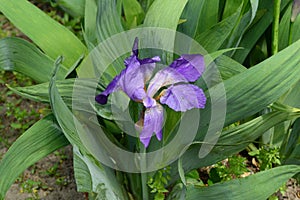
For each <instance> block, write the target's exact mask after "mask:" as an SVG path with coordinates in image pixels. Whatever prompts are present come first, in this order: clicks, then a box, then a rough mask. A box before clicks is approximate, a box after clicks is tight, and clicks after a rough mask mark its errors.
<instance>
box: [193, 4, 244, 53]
mask: <svg viewBox="0 0 300 200" xmlns="http://www.w3.org/2000/svg"><path fill="white" fill-rule="evenodd" d="M241 9H242V5H240V7H239V8H238V9H237V11H236V12H235V13H234V14H232V15H231V16H229V17H227V18H226V19H224V20H222V21H221V22H219V23H217V24H216V25H214V26H213V27H211V28H210V29H209V30H207V31H205V32H203V33H201V34H199V35H196V37H195V40H196V41H197V42H199V43H200V44H201V45H202V46H203V48H204V49H205V50H206V51H208V52H214V51H217V50H218V49H219V48H220V47H221V45H222V44H223V42H224V41H225V40H226V39H227V37H228V36H229V35H230V33H231V32H232V30H233V29H234V27H235V26H236V23H237V22H238V19H239V16H240V13H241Z"/></svg>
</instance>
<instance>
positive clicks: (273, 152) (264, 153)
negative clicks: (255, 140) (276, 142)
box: [249, 146, 281, 171]
mask: <svg viewBox="0 0 300 200" xmlns="http://www.w3.org/2000/svg"><path fill="white" fill-rule="evenodd" d="M249 155H250V156H255V157H256V158H257V159H258V161H259V167H260V170H261V171H264V170H267V169H271V168H273V167H276V166H278V165H280V164H281V163H280V156H279V148H278V147H269V146H262V147H260V148H259V149H257V150H254V151H250V152H249Z"/></svg>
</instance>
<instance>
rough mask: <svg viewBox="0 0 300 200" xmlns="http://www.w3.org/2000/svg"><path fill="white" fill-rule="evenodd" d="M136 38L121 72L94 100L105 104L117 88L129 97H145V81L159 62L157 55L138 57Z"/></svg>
mask: <svg viewBox="0 0 300 200" xmlns="http://www.w3.org/2000/svg"><path fill="white" fill-rule="evenodd" d="M137 56H138V39H137V38H135V41H134V44H133V47H132V55H131V56H130V57H128V58H126V59H125V60H124V65H125V66H126V68H125V69H123V70H122V72H121V73H120V74H119V75H118V76H116V77H115V78H114V79H113V80H112V82H111V83H109V85H108V86H107V88H106V89H105V90H104V91H103V92H102V93H101V94H99V95H97V96H96V98H95V100H96V101H97V102H98V103H100V104H106V103H107V98H108V96H109V94H111V93H112V92H114V91H116V90H117V89H121V90H123V91H124V92H125V93H126V94H127V95H128V96H129V98H130V99H132V100H135V101H142V100H143V99H144V98H145V97H146V92H145V90H144V87H145V83H146V82H147V81H148V80H149V79H150V78H151V76H152V73H153V70H154V68H155V62H159V61H160V58H159V57H158V56H156V57H153V58H145V59H142V60H140V59H139V58H138V57H137Z"/></svg>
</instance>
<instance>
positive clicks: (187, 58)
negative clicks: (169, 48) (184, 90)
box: [170, 54, 205, 82]
mask: <svg viewBox="0 0 300 200" xmlns="http://www.w3.org/2000/svg"><path fill="white" fill-rule="evenodd" d="M170 67H171V68H173V69H175V70H176V71H177V72H178V73H180V74H181V75H182V76H184V77H185V78H186V80H187V81H188V82H194V81H196V80H197V79H198V78H199V77H200V76H201V74H202V73H203V72H204V69H205V64H204V58H203V56H202V55H200V54H189V55H188V54H184V55H181V56H180V58H178V59H177V60H174V61H173V62H172V63H171V65H170Z"/></svg>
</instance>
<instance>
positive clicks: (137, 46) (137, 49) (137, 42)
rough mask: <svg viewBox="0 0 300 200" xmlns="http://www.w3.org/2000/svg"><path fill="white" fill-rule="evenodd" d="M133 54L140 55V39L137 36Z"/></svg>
mask: <svg viewBox="0 0 300 200" xmlns="http://www.w3.org/2000/svg"><path fill="white" fill-rule="evenodd" d="M132 54H133V55H135V56H138V55H139V39H138V38H137V37H136V38H135V39H134V42H133V46H132Z"/></svg>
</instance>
